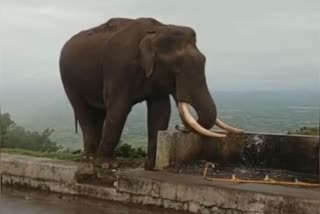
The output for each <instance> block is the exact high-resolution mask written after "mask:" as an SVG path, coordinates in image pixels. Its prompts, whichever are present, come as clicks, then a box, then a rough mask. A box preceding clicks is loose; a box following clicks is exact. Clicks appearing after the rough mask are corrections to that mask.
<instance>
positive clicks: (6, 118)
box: [0, 113, 15, 145]
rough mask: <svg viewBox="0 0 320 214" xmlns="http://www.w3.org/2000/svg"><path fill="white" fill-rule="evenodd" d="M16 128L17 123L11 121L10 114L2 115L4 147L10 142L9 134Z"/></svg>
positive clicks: (1, 133)
mask: <svg viewBox="0 0 320 214" xmlns="http://www.w3.org/2000/svg"><path fill="white" fill-rule="evenodd" d="M14 126H15V122H13V121H12V120H11V116H10V114H9V113H5V114H1V113H0V135H1V136H0V139H1V144H2V145H4V144H5V143H6V141H7V140H8V132H9V130H10V129H11V128H12V127H14Z"/></svg>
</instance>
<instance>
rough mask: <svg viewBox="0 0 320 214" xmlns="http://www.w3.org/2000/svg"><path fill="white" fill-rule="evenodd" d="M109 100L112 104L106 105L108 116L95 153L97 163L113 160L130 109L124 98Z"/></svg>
mask: <svg viewBox="0 0 320 214" xmlns="http://www.w3.org/2000/svg"><path fill="white" fill-rule="evenodd" d="M119 97H121V99H119ZM110 100H112V102H110V103H109V104H108V105H107V111H108V114H107V115H106V119H105V121H104V124H103V129H102V138H101V141H100V144H99V149H98V152H97V158H98V159H97V162H98V163H100V162H108V161H111V160H113V159H114V150H115V148H116V146H117V145H118V143H119V140H120V137H121V134H122V130H123V127H124V125H125V122H126V119H127V117H128V114H129V113H130V111H131V107H132V106H131V105H130V104H129V102H128V100H129V99H127V98H124V96H118V100H117V99H110Z"/></svg>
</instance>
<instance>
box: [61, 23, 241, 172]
mask: <svg viewBox="0 0 320 214" xmlns="http://www.w3.org/2000/svg"><path fill="white" fill-rule="evenodd" d="M205 62H206V57H205V56H204V54H203V53H201V52H200V50H199V49H198V48H197V45H196V32H195V31H194V30H193V29H192V28H191V27H187V26H179V25H172V24H164V23H161V22H160V21H158V20H156V19H154V18H145V17H142V18H136V19H129V18H111V19H109V20H108V21H107V22H106V23H104V24H101V25H98V26H96V27H93V28H90V29H87V30H83V31H80V32H79V33H77V34H75V35H74V36H72V37H71V38H70V39H69V40H68V41H66V43H65V44H64V45H63V47H62V49H61V53H60V58H59V69H60V77H61V80H62V84H63V88H64V91H65V93H66V96H67V98H68V100H69V102H70V104H71V106H72V108H73V111H74V115H75V118H76V121H78V122H79V124H80V128H81V130H82V134H83V143H84V154H85V155H86V156H88V157H92V158H94V159H95V160H96V161H98V162H108V161H112V160H114V151H115V148H116V146H117V145H118V143H119V141H120V138H121V134H122V130H123V127H124V125H125V122H126V119H127V116H128V114H129V113H130V111H131V109H132V107H133V106H134V105H135V104H137V103H140V102H143V101H146V104H147V126H148V149H147V158H146V161H145V169H147V170H152V169H154V165H155V159H156V150H157V133H158V131H159V130H166V129H168V125H169V120H170V114H171V103H170V97H172V98H173V100H174V101H175V103H176V106H177V108H178V110H179V113H180V117H181V120H182V122H183V124H184V127H185V128H186V129H188V130H190V131H192V132H196V133H199V134H202V135H206V136H211V137H225V136H226V135H225V134H224V133H218V132H213V131H210V130H209V129H210V128H212V127H213V125H215V124H216V125H217V126H219V127H220V128H222V129H224V130H226V131H230V132H236V133H237V132H241V131H242V130H241V129H237V128H234V127H232V126H229V125H227V124H226V123H224V122H223V121H222V120H219V119H218V118H217V110H216V105H215V103H214V101H213V98H212V96H211V94H210V92H209V89H208V86H207V82H206V76H205ZM189 106H191V107H193V108H194V110H195V111H196V113H197V115H198V119H197V120H196V119H194V118H193V116H192V115H191V114H190V112H189ZM76 123H77V122H76Z"/></svg>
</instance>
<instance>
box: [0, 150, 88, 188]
mask: <svg viewBox="0 0 320 214" xmlns="http://www.w3.org/2000/svg"><path fill="white" fill-rule="evenodd" d="M0 163H1V165H0V166H1V167H0V173H1V174H4V175H12V176H17V177H23V178H30V179H36V180H37V179H40V180H45V181H53V182H62V183H74V182H76V181H77V179H78V177H80V176H85V175H88V174H91V175H92V174H93V166H92V165H90V164H84V163H75V162H69V161H62V160H53V159H48V158H34V157H29V156H23V155H9V154H5V153H2V154H1V162H0Z"/></svg>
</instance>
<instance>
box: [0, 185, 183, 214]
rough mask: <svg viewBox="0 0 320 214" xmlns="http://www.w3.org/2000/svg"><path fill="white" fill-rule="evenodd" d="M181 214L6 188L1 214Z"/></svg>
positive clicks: (0, 208) (2, 198)
mask: <svg viewBox="0 0 320 214" xmlns="http://www.w3.org/2000/svg"><path fill="white" fill-rule="evenodd" d="M20 213H21V214H43V213H45V214H88V213H89V214H138V213H139V214H149V213H152V214H164V213H168V214H178V213H179V214H181V212H174V211H168V210H164V209H155V208H150V207H142V206H134V205H128V204H122V203H113V202H106V201H101V200H95V199H84V198H78V197H70V196H63V195H59V194H52V193H43V192H30V191H26V190H24V191H22V190H13V189H5V190H3V191H2V193H1V198H0V214H20Z"/></svg>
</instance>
